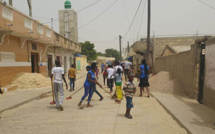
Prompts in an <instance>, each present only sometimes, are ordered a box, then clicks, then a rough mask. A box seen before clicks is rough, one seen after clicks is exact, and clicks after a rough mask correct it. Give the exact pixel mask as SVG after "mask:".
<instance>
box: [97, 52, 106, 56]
mask: <svg viewBox="0 0 215 134" xmlns="http://www.w3.org/2000/svg"><path fill="white" fill-rule="evenodd" d="M97 56H105V53H102V52H98V53H97Z"/></svg>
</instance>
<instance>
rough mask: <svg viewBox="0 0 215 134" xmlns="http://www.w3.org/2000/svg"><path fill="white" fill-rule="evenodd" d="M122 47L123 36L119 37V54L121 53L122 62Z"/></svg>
mask: <svg viewBox="0 0 215 134" xmlns="http://www.w3.org/2000/svg"><path fill="white" fill-rule="evenodd" d="M121 47H122V36H121V35H119V52H120V60H122V50H121Z"/></svg>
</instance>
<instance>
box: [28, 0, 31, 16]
mask: <svg viewBox="0 0 215 134" xmlns="http://www.w3.org/2000/svg"><path fill="white" fill-rule="evenodd" d="M27 2H28V7H29V16H31V17H32V4H31V0H27Z"/></svg>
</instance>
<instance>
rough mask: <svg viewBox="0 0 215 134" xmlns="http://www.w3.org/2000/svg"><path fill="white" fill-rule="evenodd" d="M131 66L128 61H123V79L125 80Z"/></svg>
mask: <svg viewBox="0 0 215 134" xmlns="http://www.w3.org/2000/svg"><path fill="white" fill-rule="evenodd" d="M131 66H132V63H131V62H130V61H124V68H125V70H124V74H125V80H126V81H127V76H128V73H129V70H130V67H131Z"/></svg>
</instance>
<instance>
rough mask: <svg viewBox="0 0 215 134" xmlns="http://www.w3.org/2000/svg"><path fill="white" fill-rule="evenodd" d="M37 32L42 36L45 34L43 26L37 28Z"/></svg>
mask: <svg viewBox="0 0 215 134" xmlns="http://www.w3.org/2000/svg"><path fill="white" fill-rule="evenodd" d="M37 32H38V33H40V34H43V26H42V25H38V26H37Z"/></svg>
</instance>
